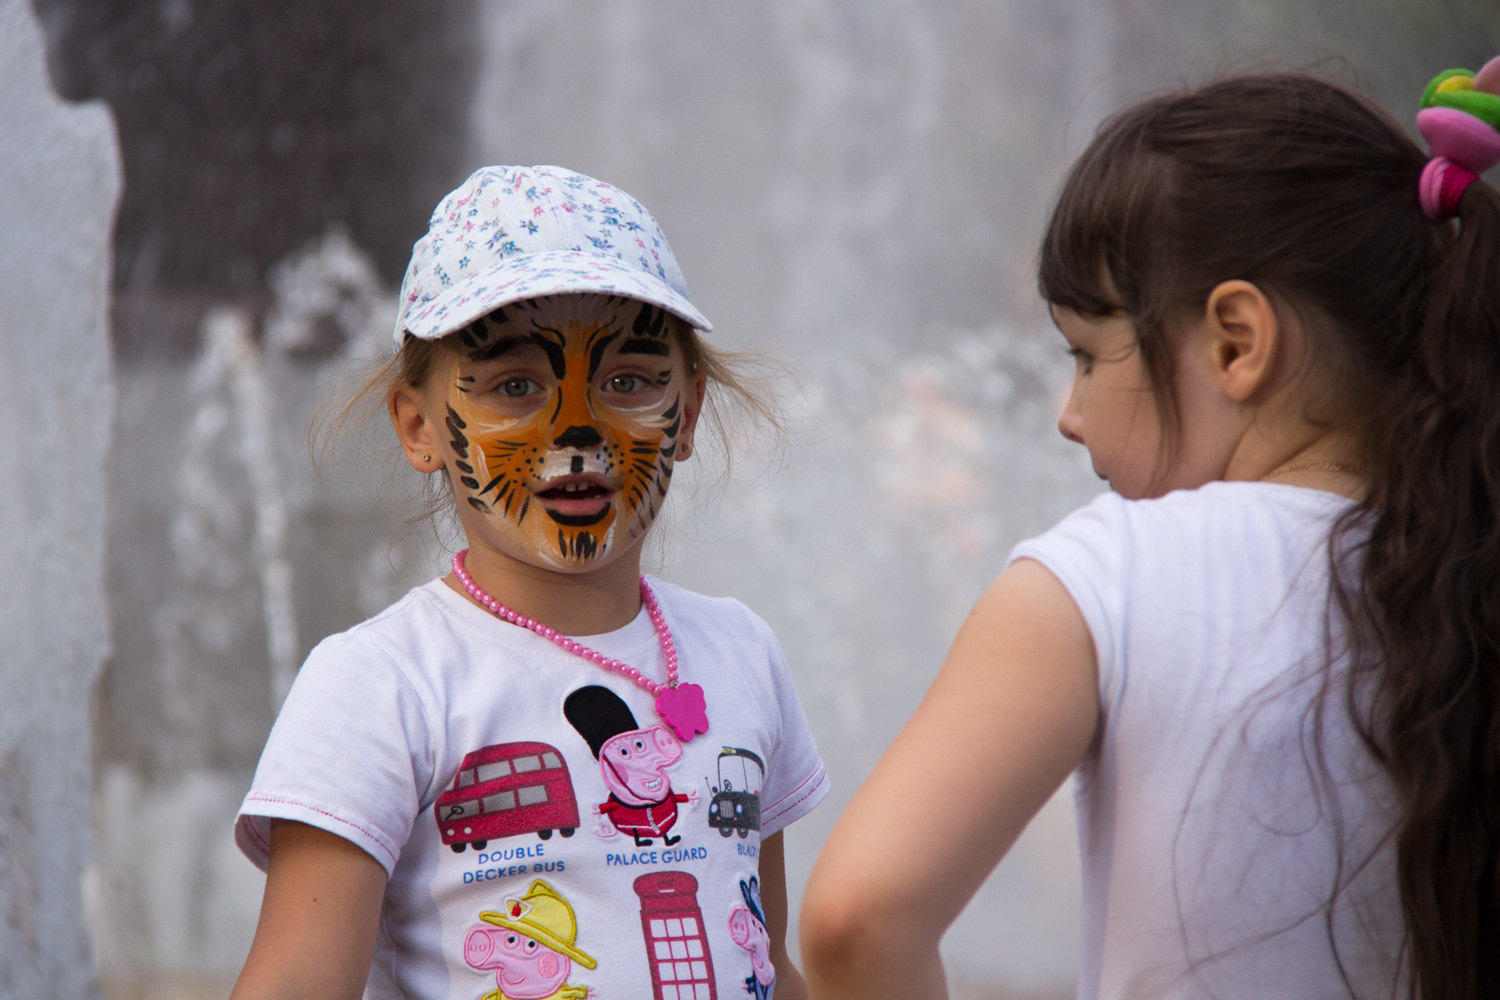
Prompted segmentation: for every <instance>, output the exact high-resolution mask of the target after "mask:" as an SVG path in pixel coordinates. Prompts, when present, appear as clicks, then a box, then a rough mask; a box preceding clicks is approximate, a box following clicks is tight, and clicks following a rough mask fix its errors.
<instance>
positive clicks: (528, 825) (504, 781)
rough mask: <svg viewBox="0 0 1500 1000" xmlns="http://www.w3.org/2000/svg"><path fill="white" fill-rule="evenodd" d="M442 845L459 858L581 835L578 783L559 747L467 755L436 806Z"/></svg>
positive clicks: (515, 746) (491, 749)
mask: <svg viewBox="0 0 1500 1000" xmlns="http://www.w3.org/2000/svg"><path fill="white" fill-rule="evenodd" d="M433 812H434V813H436V814H437V824H438V831H439V833H440V834H441V835H442V838H443V843H445V844H447V845H448V846H449V847H451V848H452V849H453V850H454V851H455V852H461V851H463V849H464V848H465V847H468V846H469V845H471V844H472V845H473V847H474V849H475V850H476V851H482V850H484V846H485V844H487V843H488V842H489V841H491V840H497V839H499V838H501V837H518V836H521V835H522V834H526V833H534V834H536V835H537V836H538V837H541V838H542V839H543V840H547V839H548V838H550V837H551V836H552V831H553V830H557V831H558V832H559V833H561V834H562V835H563V836H564V837H571V836H573V831H574V830H576V829H578V800H577V799H576V798H575V797H574V795H573V779H572V777H571V776H570V775H569V774H568V765H567V763H566V762H565V761H564V760H563V757H562V754H561V753H559V752H558V750H557V748H556V747H553V746H550V745H548V744H546V743H531V742H527V743H496V744H495V745H493V746H487V747H484V748H483V749H480V750H475V751H473V752H472V753H468V754H465V755H464V759H463V763H462V764H461V765H460V766H459V769H458V773H457V774H456V775H454V776H453V785H452V787H450V788H449V789H448V790H447V791H446V792H444V793H443V794H442V795H440V796H438V800H437V803H436V804H435V805H434V806H433Z"/></svg>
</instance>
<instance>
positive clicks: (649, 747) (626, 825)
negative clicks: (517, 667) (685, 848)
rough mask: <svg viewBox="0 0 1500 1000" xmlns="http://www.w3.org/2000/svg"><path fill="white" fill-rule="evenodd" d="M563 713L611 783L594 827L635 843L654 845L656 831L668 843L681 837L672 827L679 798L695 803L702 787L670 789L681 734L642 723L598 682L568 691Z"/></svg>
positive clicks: (597, 808)
mask: <svg viewBox="0 0 1500 1000" xmlns="http://www.w3.org/2000/svg"><path fill="white" fill-rule="evenodd" d="M563 714H564V715H565V716H567V719H568V722H570V723H572V725H573V728H574V729H576V730H578V734H579V735H580V736H582V737H583V738H584V740H585V741H586V742H587V743H588V745H589V749H590V750H591V751H593V754H594V757H595V759H597V760H598V761H599V774H600V775H601V776H602V777H603V778H604V785H605V787H606V788H608V789H609V798H608V799H607V800H606V801H604V802H602V803H600V804H599V805H597V806H595V807H594V810H595V811H596V812H597V813H599V815H600V817H601V819H600V822H599V829H598V830H596V831H595V832H596V833H597V834H598V835H599V836H601V837H613V836H616V835H617V834H620V833H628V834H630V836H631V837H633V838H635V843H636V846H637V847H649V846H651V839H652V838H653V837H660V838H661V840H662V843H663V844H666V845H667V846H671V845H672V844H675V843H677V842H678V841H679V840H681V839H682V837H681V836H680V835H679V836H676V837H674V836H672V835H671V832H670V831H671V829H672V827H673V826H674V825H676V823H677V807H678V803H681V802H686V803H687V804H688V806H689V807H691V806H694V805H697V803H698V790H697V789H696V788H689V789H688V792H687V794H686V795H683V794H680V793H677V792H673V791H672V782H671V779H670V778H669V777H668V776H667V768H669V767H671V766H672V765H673V764H675V763H677V761H678V760H679V759H680V758H681V757H682V744H681V743H680V742H679V741H678V739H677V737H676V736H673V735H672V733H671V731H670V730H668V729H667V727H666V726H662V725H655V726H649V727H647V728H645V729H642V728H640V726H638V725H637V724H636V721H635V716H634V715H632V714H631V712H630V706H629V705H626V704H625V702H624V701H623V700H621V698H620V696H619V695H617V694H615V693H614V692H613V691H611V690H610V689H609V688H606V687H600V686H599V685H597V684H591V685H589V686H588V687H583V688H579V689H578V690H577V691H574V692H573V693H572V694H570V695H568V697H567V699H566V700H565V701H564V702H563Z"/></svg>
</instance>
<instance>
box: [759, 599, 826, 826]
mask: <svg viewBox="0 0 1500 1000" xmlns="http://www.w3.org/2000/svg"><path fill="white" fill-rule="evenodd" d="M763 627H764V626H763ZM766 632H767V636H766V643H767V649H768V652H769V655H770V661H771V662H770V667H771V684H772V688H773V692H774V694H775V697H776V707H777V714H778V717H779V720H780V728H781V733H780V739H779V741H778V743H777V746H776V753H775V754H774V755H773V756H772V758H771V761H770V768H769V769H768V770H767V772H766V783H765V787H764V788H762V789H761V796H760V801H761V807H760V835H761V836H762V837H769V836H771V835H772V834H774V833H778V832H780V831H781V830H783V829H785V828H786V827H787V826H789V825H790V824H792V823H794V822H796V821H797V820H799V819H801V818H802V817H803V816H806V815H807V814H808V813H810V812H812V810H813V807H814V806H816V805H817V804H818V803H819V802H821V801H823V797H824V796H825V795H827V794H828V787H829V785H828V773H827V772H826V771H824V769H823V760H822V758H821V757H819V756H818V747H817V744H816V743H815V742H814V741H813V735H812V730H811V729H809V728H808V725H807V714H806V713H805V712H803V711H802V702H801V700H799V699H798V697H797V688H796V685H795V684H794V683H793V681H792V672H791V670H790V669H789V668H788V667H787V664H786V657H785V656H784V655H782V652H781V646H780V644H779V643H777V641H776V638H775V636H773V635H770V634H769V633H770V629H769V628H767V629H766Z"/></svg>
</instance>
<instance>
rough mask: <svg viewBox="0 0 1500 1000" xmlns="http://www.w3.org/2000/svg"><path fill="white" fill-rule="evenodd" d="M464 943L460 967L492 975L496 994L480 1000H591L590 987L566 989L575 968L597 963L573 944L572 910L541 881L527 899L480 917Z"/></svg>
mask: <svg viewBox="0 0 1500 1000" xmlns="http://www.w3.org/2000/svg"><path fill="white" fill-rule="evenodd" d="M479 919H480V920H483V921H484V922H485V924H487V925H490V926H477V927H474V928H473V929H472V930H470V931H469V936H468V937H467V938H466V939H465V940H464V961H465V962H468V963H469V967H470V968H473V969H478V970H479V971H480V972H490V971H493V972H494V973H495V985H496V987H497V988H496V989H495V990H494V991H493V992H491V993H486V994H485V995H484V996H483V997H481V998H480V1000H589V998H590V997H592V996H593V995H594V991H593V989H592V988H591V987H588V986H570V985H569V984H568V974H569V973H571V972H572V971H573V963H574V962H577V963H578V964H580V965H582V966H583V967H584V968H588V969H592V968H594V967H595V966H596V965H597V964H598V963H597V962H595V961H594V960H593V959H592V958H591V957H589V955H588V954H586V953H585V952H583V951H581V950H580V949H579V948H578V946H577V945H575V944H574V943H573V942H574V941H575V939H576V938H577V937H578V922H577V920H576V918H575V917H574V916H573V907H571V906H569V905H568V901H567V900H565V899H563V898H562V897H561V896H559V895H558V894H557V890H555V889H553V888H552V886H551V885H549V884H548V883H547V882H545V881H543V880H542V879H537V880H536V881H535V882H533V883H531V888H530V889H528V890H526V895H524V896H521V897H520V898H510V899H507V900H506V901H505V909H504V911H503V912H500V913H491V912H488V911H487V912H484V913H481V914H480V915H479Z"/></svg>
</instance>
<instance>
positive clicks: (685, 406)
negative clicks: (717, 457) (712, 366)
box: [677, 372, 708, 461]
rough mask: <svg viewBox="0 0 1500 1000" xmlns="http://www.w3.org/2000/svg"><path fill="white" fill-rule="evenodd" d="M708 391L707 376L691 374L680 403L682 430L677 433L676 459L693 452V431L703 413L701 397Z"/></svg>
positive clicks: (679, 459) (685, 456) (700, 373)
mask: <svg viewBox="0 0 1500 1000" xmlns="http://www.w3.org/2000/svg"><path fill="white" fill-rule="evenodd" d="M707 392H708V376H707V375H705V374H703V373H702V372H698V373H697V374H695V375H693V376H692V382H691V384H689V385H688V390H687V398H686V399H684V400H683V403H682V430H681V431H679V432H678V434H677V460H678V461H681V460H682V459H684V458H687V457H688V456H689V455H691V454H692V453H693V432H694V431H695V430H696V429H697V427H698V417H699V416H700V415H701V414H702V413H703V398H704V396H705V394H706V393H707Z"/></svg>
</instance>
